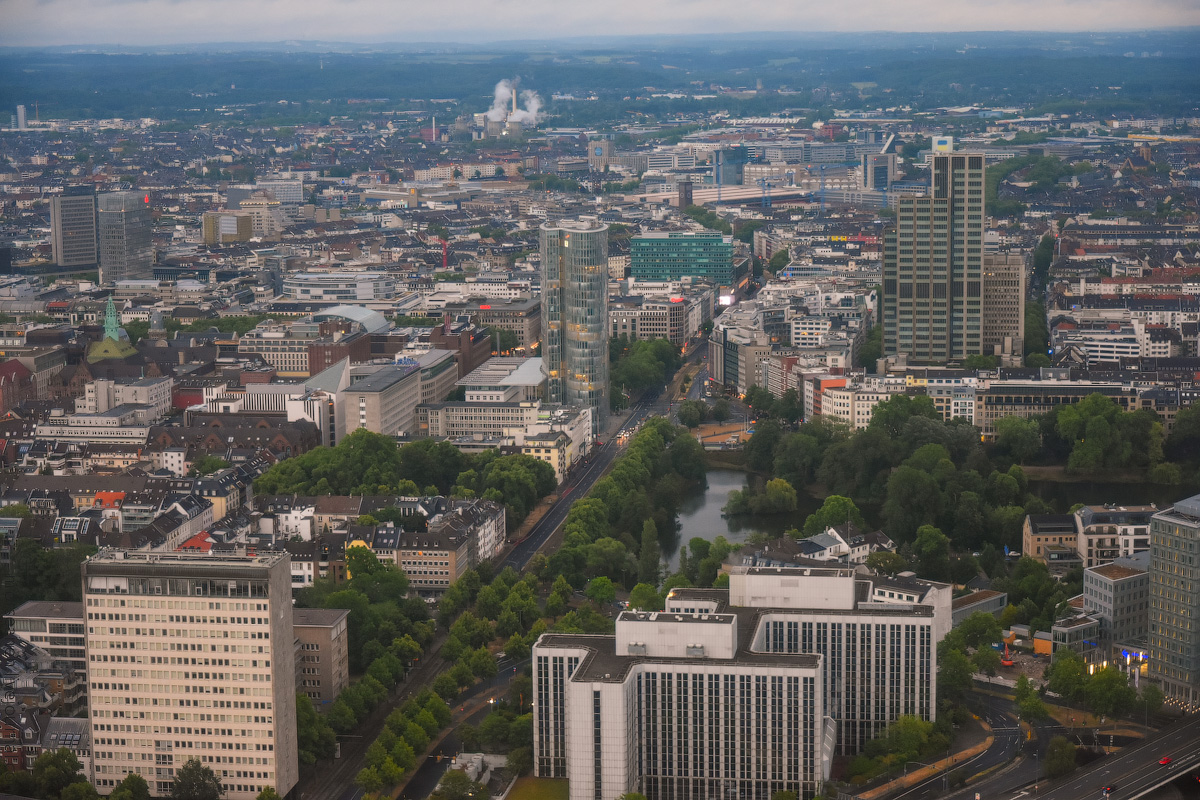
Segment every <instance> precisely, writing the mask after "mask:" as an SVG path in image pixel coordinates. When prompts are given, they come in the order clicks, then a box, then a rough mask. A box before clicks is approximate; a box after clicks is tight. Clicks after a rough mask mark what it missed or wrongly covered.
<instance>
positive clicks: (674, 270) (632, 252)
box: [629, 231, 733, 286]
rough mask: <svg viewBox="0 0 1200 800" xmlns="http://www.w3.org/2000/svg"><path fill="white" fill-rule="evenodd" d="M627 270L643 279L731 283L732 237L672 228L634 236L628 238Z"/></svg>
mask: <svg viewBox="0 0 1200 800" xmlns="http://www.w3.org/2000/svg"><path fill="white" fill-rule="evenodd" d="M629 274H630V275H632V276H633V277H634V278H636V279H637V280H642V281H677V280H679V279H680V278H697V279H699V280H703V281H707V282H709V283H712V284H714V285H716V286H731V285H733V237H732V236H722V235H721V234H719V233H692V232H683V231H672V232H669V233H650V234H646V235H643V236H635V237H634V238H633V239H632V240H630V242H629Z"/></svg>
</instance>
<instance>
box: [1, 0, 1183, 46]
mask: <svg viewBox="0 0 1200 800" xmlns="http://www.w3.org/2000/svg"><path fill="white" fill-rule="evenodd" d="M0 7H3V8H4V9H5V11H4V14H5V17H6V18H7V20H8V25H7V26H6V28H5V31H4V32H2V33H0V46H7V47H14V46H64V45H98V44H104V45H112V44H117V45H120V44H125V45H153V46H158V45H173V44H201V43H228V42H264V41H280V40H289V39H297V40H322V41H329V40H331V38H332V39H336V40H341V41H345V42H362V43H384V42H395V43H403V42H479V43H483V42H495V41H505V40H533V39H544V38H547V37H551V38H553V37H561V36H564V35H565V36H577V35H578V34H579V32H580V31H581V30H586V31H587V32H588V34H589V35H591V36H597V35H599V36H603V35H613V36H628V35H647V34H650V35H660V34H708V33H712V34H718V33H719V34H731V33H752V32H762V31H772V32H775V33H779V32H783V31H787V30H794V31H797V32H801V31H802V32H805V33H814V32H825V31H828V32H859V31H861V32H864V33H867V32H922V31H928V32H964V33H971V32H987V31H1064V32H1081V31H1095V32H1106V31H1111V32H1121V33H1128V32H1129V31H1131V30H1133V31H1150V30H1156V29H1172V28H1175V29H1177V28H1184V27H1191V26H1197V25H1200V7H1197V6H1196V5H1195V4H1193V3H1189V2H1187V1H1186V0H1150V2H1145V3H1139V4H1137V5H1136V6H1131V5H1129V4H1126V3H1120V2H1116V0H1103V1H1102V2H1100V3H1089V4H1087V5H1086V6H1085V5H1084V4H1082V3H1079V2H1075V1H1074V0H1052V1H1051V2H1048V3H1035V2H1033V0H1017V1H1016V2H1012V1H1010V2H1008V3H1006V4H1004V7H1003V8H997V7H996V6H995V5H994V4H985V3H984V2H982V0H972V1H971V2H967V3H958V4H942V3H929V2H924V1H923V0H906V2H903V3H888V2H885V1H884V0H867V1H866V2H865V3H860V4H858V5H856V6H854V8H853V9H850V8H848V7H839V6H828V5H823V4H816V3H803V4H794V5H781V4H769V3H765V2H760V3H759V4H757V5H756V4H751V5H749V6H741V7H740V9H739V10H741V11H742V14H740V15H739V16H738V18H737V19H730V18H729V14H728V7H727V6H725V5H723V4H719V3H716V2H712V0H705V1H704V2H690V3H686V4H685V3H682V2H678V1H676V2H663V3H656V4H654V5H652V6H645V5H636V6H635V5H632V4H631V5H628V6H626V5H623V4H622V3H621V2H618V3H616V4H610V5H609V6H608V7H607V13H606V14H605V15H604V17H603V18H602V19H595V18H594V15H589V14H588V12H587V11H583V10H577V8H578V7H575V6H570V5H563V4H557V3H553V2H548V0H536V2H534V3H531V4H525V5H524V6H523V7H522V10H523V12H524V13H523V14H522V15H521V16H520V17H515V16H514V15H512V14H510V13H508V12H507V11H503V10H501V9H500V8H498V7H493V6H490V5H489V4H486V3H478V2H476V0H457V2H455V3H453V4H451V6H450V7H449V8H447V7H446V6H444V5H439V6H435V7H429V8H430V10H429V11H428V12H424V13H422V9H420V8H415V9H413V8H406V9H405V10H404V17H403V19H400V18H399V17H398V16H396V17H392V16H390V15H389V13H388V12H389V11H390V7H389V6H388V5H386V4H384V3H381V2H380V0H349V2H348V3H346V4H344V5H343V6H340V7H339V13H338V14H337V15H331V14H330V13H329V8H328V6H326V5H325V4H321V3H314V2H300V3H288V4H284V3H281V2H278V0H259V2H253V3H234V2H232V1H231V0H217V1H216V2H214V3H206V4H199V3H184V2H176V1H175V0H150V1H149V2H139V3H136V4H135V3H132V2H130V0H109V1H108V2H102V3H94V4H90V5H89V6H88V7H84V8H80V7H79V6H78V5H76V4H73V3H69V2H66V0H6V2H4V3H3V4H0ZM134 7H136V9H137V13H136V15H130V14H126V13H122V9H127V10H128V9H132V8H134ZM226 11H227V12H229V13H231V14H236V16H237V18H238V19H239V20H240V24H239V26H238V31H241V32H242V33H241V34H239V33H233V32H231V30H230V27H229V25H228V24H227V22H228V19H229V17H228V15H227V14H226V13H224V12H226ZM60 12H61V13H60ZM67 12H69V13H67ZM448 18H450V19H455V20H470V23H469V25H470V27H465V26H461V25H460V26H456V27H453V28H449V29H448V28H447V26H446V25H445V20H446V19H448ZM364 20H371V23H370V25H369V33H365V34H364V24H363V23H364ZM527 20H536V21H537V26H536V28H531V27H530V25H529V24H527V23H526V21H527ZM864 20H868V21H869V23H868V26H867V27H864V26H863V21H864ZM49 21H53V23H54V24H53V25H50V24H48V22H49Z"/></svg>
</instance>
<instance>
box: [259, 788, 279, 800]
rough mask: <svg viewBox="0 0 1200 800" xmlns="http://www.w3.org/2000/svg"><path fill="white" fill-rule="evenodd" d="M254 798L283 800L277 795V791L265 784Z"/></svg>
mask: <svg viewBox="0 0 1200 800" xmlns="http://www.w3.org/2000/svg"><path fill="white" fill-rule="evenodd" d="M255 800H283V798H281V797H280V796H279V792H277V791H275V789H274V787H271V786H267V787H265V788H263V790H262V791H261V792H259V793H258V797H256V798H255Z"/></svg>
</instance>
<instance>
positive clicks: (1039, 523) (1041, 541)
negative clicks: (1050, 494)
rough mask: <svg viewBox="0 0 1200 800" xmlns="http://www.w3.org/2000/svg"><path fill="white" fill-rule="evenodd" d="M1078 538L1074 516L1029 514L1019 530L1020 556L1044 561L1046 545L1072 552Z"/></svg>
mask: <svg viewBox="0 0 1200 800" xmlns="http://www.w3.org/2000/svg"><path fill="white" fill-rule="evenodd" d="M1078 538H1079V533H1078V532H1077V531H1076V530H1075V516H1074V515H1072V514H1030V515H1028V516H1026V517H1025V523H1024V525H1023V526H1022V528H1021V554H1022V555H1024V556H1027V557H1029V558H1034V559H1037V560H1039V561H1044V560H1045V549H1046V547H1047V546H1048V545H1062V546H1066V547H1069V548H1071V549H1072V550H1074V549H1075V542H1076V541H1078Z"/></svg>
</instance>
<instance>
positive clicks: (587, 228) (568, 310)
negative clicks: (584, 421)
mask: <svg viewBox="0 0 1200 800" xmlns="http://www.w3.org/2000/svg"><path fill="white" fill-rule="evenodd" d="M541 250H542V338H543V348H542V358H543V359H544V364H545V368H546V376H547V380H546V399H547V401H549V402H550V403H554V404H559V405H576V406H589V407H590V408H591V409H592V431H593V433H595V432H597V431H599V430H600V429H601V428H602V427H603V419H604V417H605V416H606V415H607V414H608V226H607V225H602V224H599V223H596V222H590V221H579V222H569V221H562V222H556V223H551V222H547V223H545V224H543V225H542V228H541Z"/></svg>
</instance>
